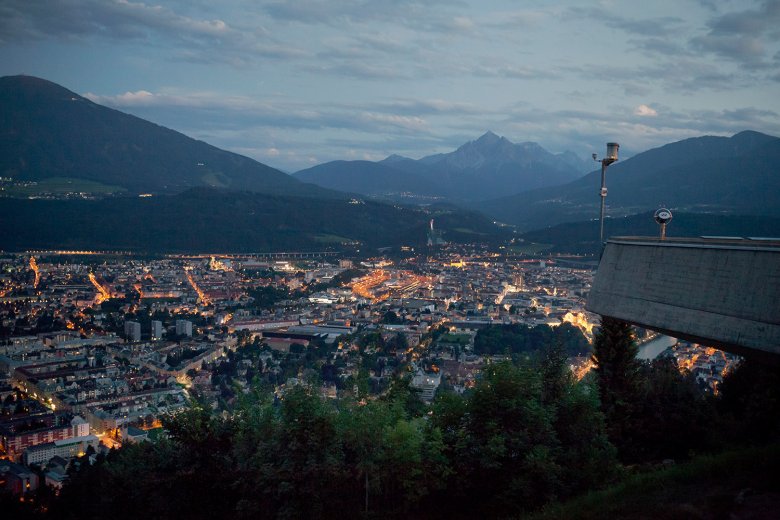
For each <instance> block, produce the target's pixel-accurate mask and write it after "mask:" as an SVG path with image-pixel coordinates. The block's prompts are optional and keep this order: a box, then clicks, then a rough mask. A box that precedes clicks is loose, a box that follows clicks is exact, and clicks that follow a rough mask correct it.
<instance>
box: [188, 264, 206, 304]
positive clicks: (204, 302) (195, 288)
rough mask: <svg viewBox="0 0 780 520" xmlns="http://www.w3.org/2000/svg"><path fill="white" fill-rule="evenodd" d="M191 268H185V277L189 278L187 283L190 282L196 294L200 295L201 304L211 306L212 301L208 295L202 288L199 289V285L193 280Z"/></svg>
mask: <svg viewBox="0 0 780 520" xmlns="http://www.w3.org/2000/svg"><path fill="white" fill-rule="evenodd" d="M190 269H191V268H190V267H185V268H184V275H185V276H186V277H187V281H188V282H190V285H191V286H192V288H193V289H194V290H195V292H196V293H198V298H200V301H201V303H203V305H211V300H210V299H209V298H208V297H207V296H206V293H204V292H203V291H202V290H201V288H200V287H198V284H196V283H195V280H194V279H193V278H192V274H190Z"/></svg>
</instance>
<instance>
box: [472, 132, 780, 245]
mask: <svg viewBox="0 0 780 520" xmlns="http://www.w3.org/2000/svg"><path fill="white" fill-rule="evenodd" d="M600 175H601V172H600V171H594V172H591V173H590V174H588V175H586V176H584V177H582V178H580V179H577V180H575V181H573V182H570V183H568V184H564V185H561V186H554V187H547V188H541V189H537V190H532V191H528V192H525V193H520V194H516V195H510V196H507V197H502V198H498V199H494V200H490V201H484V202H481V203H479V204H474V205H472V207H473V208H475V209H479V210H481V211H483V212H484V213H486V214H488V215H490V216H492V217H494V218H495V219H497V220H500V221H503V222H506V223H511V224H515V225H516V226H518V228H519V229H520V230H532V229H539V228H543V227H547V226H551V225H554V224H558V223H562V222H576V221H583V220H592V219H594V218H598V216H599V209H598V208H599V203H600V198H599V189H600V186H601V180H600ZM606 185H607V189H608V193H607V199H606V202H607V207H608V211H607V214H608V215H611V216H613V217H622V216H626V215H633V214H637V213H642V212H645V211H654V210H655V209H657V208H659V207H662V206H665V207H668V208H671V209H674V210H680V211H686V212H698V213H715V214H734V215H736V214H742V215H774V216H780V138H777V137H773V136H770V135H766V134H762V133H759V132H753V131H744V132H740V133H738V134H735V135H734V136H732V137H715V136H704V137H696V138H691V139H685V140H683V141H678V142H675V143H671V144H667V145H665V146H661V147H659V148H653V149H652V150H648V151H646V152H643V153H640V154H637V155H635V156H633V157H631V158H630V159H627V160H625V161H618V162H616V163H614V164H613V165H611V166H609V168H608V169H607V173H606Z"/></svg>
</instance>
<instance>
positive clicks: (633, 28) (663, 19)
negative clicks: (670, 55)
mask: <svg viewBox="0 0 780 520" xmlns="http://www.w3.org/2000/svg"><path fill="white" fill-rule="evenodd" d="M561 16H562V18H563V19H564V20H568V21H571V20H580V19H583V18H587V19H590V20H594V21H597V22H600V23H603V24H604V25H606V26H607V27H610V28H612V29H618V30H621V31H625V32H628V33H630V34H636V35H642V36H651V37H659V36H664V35H671V34H674V33H676V32H677V31H678V30H679V28H680V26H681V25H682V24H683V23H684V20H683V19H682V18H679V17H677V16H658V17H654V18H629V17H626V16H619V15H616V14H613V13H611V12H610V11H608V10H606V9H603V8H600V7H571V8H569V9H568V10H567V11H565V12H563V13H562V15H561Z"/></svg>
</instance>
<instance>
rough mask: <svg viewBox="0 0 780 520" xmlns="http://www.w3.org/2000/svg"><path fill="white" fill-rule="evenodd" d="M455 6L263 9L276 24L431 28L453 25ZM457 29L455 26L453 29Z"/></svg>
mask: <svg viewBox="0 0 780 520" xmlns="http://www.w3.org/2000/svg"><path fill="white" fill-rule="evenodd" d="M452 4H453V2H449V1H446V0H431V1H428V2H424V3H421V2H419V1H417V0H382V1H381V2H378V1H372V0H280V1H276V2H268V3H266V4H265V6H264V7H263V9H264V10H265V12H266V13H268V14H269V15H270V16H271V17H272V18H274V19H276V20H279V21H284V22H295V23H304V24H311V25H320V24H326V25H350V26H354V25H356V24H365V23H368V22H393V23H401V24H404V25H410V26H416V27H420V26H428V27H431V26H433V25H438V24H439V23H440V21H441V20H442V19H449V20H450V23H452V22H453V21H454V18H452V17H449V15H448V14H447V12H446V11H447V9H446V8H447V7H449V6H450V5H452ZM446 25H447V24H446V23H445V24H442V26H446ZM457 26H458V23H457V22H456V23H455V24H454V25H453V27H456V28H457ZM451 28H452V27H451ZM461 28H462V27H461Z"/></svg>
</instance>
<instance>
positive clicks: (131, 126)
mask: <svg viewBox="0 0 780 520" xmlns="http://www.w3.org/2000/svg"><path fill="white" fill-rule="evenodd" d="M0 113H1V114H2V115H3V117H2V119H0V176H2V177H6V178H9V177H10V178H12V179H14V180H17V181H30V182H40V181H44V180H46V179H51V178H60V179H61V178H66V179H77V180H78V179H81V180H86V181H90V182H96V183H100V184H102V185H106V186H114V187H120V188H124V189H126V190H128V191H129V192H131V193H139V192H155V193H178V192H181V191H184V190H186V189H189V188H192V187H197V186H212V187H220V188H229V189H237V190H250V191H256V192H261V193H276V194H288V195H290V194H294V195H308V196H318V197H334V196H335V197H342V196H344V195H342V194H338V195H337V194H334V193H330V192H328V191H327V190H323V189H322V188H319V187H317V186H313V185H306V184H304V183H301V182H300V181H298V180H296V179H293V178H292V177H290V176H289V175H287V174H285V173H283V172H281V171H279V170H276V169H274V168H271V167H270V166H266V165H265V164H262V163H259V162H257V161H255V160H253V159H250V158H248V157H244V156H241V155H238V154H235V153H231V152H227V151H224V150H220V149H219V148H216V147H214V146H211V145H209V144H207V143H204V142H202V141H197V140H195V139H192V138H189V137H187V136H185V135H183V134H181V133H179V132H176V131H174V130H170V129H168V128H164V127H162V126H159V125H156V124H154V123H150V122H148V121H145V120H143V119H140V118H137V117H135V116H131V115H129V114H125V113H123V112H119V111H117V110H113V109H111V108H107V107H104V106H101V105H98V104H95V103H93V102H92V101H89V100H88V99H86V98H83V97H82V96H79V95H78V94H76V93H74V92H71V91H70V90H68V89H66V88H64V87H62V86H60V85H57V84H55V83H52V82H50V81H47V80H44V79H40V78H36V77H32V76H5V77H2V78H0Z"/></svg>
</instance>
